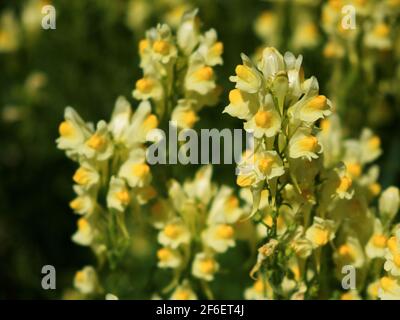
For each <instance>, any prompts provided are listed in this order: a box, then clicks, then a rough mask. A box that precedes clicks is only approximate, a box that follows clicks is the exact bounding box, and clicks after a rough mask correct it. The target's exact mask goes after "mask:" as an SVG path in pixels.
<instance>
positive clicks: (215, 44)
mask: <svg viewBox="0 0 400 320" xmlns="http://www.w3.org/2000/svg"><path fill="white" fill-rule="evenodd" d="M196 51H197V52H198V53H199V54H200V55H201V56H202V57H203V59H204V62H205V64H206V65H209V66H215V65H219V64H222V58H221V55H222V53H223V51H224V45H223V44H222V42H220V41H217V32H216V31H215V30H214V29H210V30H208V31H207V32H206V33H205V34H204V36H201V37H200V45H199V47H198V49H197V50H196Z"/></svg>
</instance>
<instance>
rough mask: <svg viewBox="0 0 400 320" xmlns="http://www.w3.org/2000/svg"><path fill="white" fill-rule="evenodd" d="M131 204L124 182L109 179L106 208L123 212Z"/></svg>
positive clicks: (113, 177) (115, 178) (113, 178)
mask: <svg viewBox="0 0 400 320" xmlns="http://www.w3.org/2000/svg"><path fill="white" fill-rule="evenodd" d="M130 202H131V194H130V191H129V190H128V188H127V187H126V183H125V181H124V180H122V179H120V178H117V177H115V176H112V177H111V180H110V186H109V188H108V194H107V206H108V208H110V209H115V210H118V211H124V210H125V208H126V207H127V206H128V205H129V203H130Z"/></svg>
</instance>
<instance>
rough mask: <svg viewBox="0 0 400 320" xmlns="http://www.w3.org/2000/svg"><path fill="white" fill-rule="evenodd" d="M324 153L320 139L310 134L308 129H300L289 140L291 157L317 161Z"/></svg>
mask: <svg viewBox="0 0 400 320" xmlns="http://www.w3.org/2000/svg"><path fill="white" fill-rule="evenodd" d="M321 152H322V146H321V145H320V144H319V142H318V139H317V138H316V137H315V136H313V135H311V134H310V131H309V130H308V129H307V128H299V129H297V130H296V132H295V134H294V135H293V136H292V138H291V139H290V140H289V157H291V158H293V159H296V158H305V159H308V160H309V161H311V160H312V159H317V158H318V154H319V153H321Z"/></svg>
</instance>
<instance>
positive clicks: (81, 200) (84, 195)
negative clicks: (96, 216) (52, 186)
mask: <svg viewBox="0 0 400 320" xmlns="http://www.w3.org/2000/svg"><path fill="white" fill-rule="evenodd" d="M74 191H75V193H76V194H77V195H78V196H77V197H76V198H75V199H73V200H72V201H71V202H70V203H69V206H70V207H71V209H72V210H74V212H76V213H78V214H82V215H83V214H85V215H90V214H92V212H93V210H94V206H95V199H94V195H93V194H92V193H89V192H87V191H86V190H85V189H84V188H82V187H80V186H79V185H75V186H74Z"/></svg>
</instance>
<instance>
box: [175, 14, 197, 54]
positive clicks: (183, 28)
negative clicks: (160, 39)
mask: <svg viewBox="0 0 400 320" xmlns="http://www.w3.org/2000/svg"><path fill="white" fill-rule="evenodd" d="M199 29H200V26H199V19H198V17H197V10H192V11H190V12H187V13H185V14H184V15H183V17H182V21H181V24H180V26H179V28H178V31H177V35H176V38H177V43H178V46H179V48H180V49H182V50H183V52H184V53H185V54H187V55H189V54H190V53H191V52H192V51H193V49H194V48H195V47H196V46H197V44H198V43H199V40H200V32H199Z"/></svg>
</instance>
